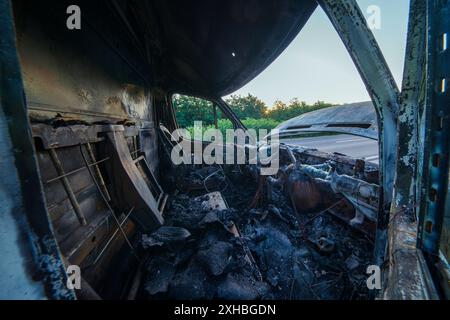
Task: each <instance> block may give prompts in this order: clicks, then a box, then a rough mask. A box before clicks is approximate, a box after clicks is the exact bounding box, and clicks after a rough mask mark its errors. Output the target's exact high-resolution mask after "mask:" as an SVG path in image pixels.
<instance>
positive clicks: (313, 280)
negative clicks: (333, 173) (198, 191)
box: [141, 180, 372, 300]
mask: <svg viewBox="0 0 450 320" xmlns="http://www.w3.org/2000/svg"><path fill="white" fill-rule="evenodd" d="M247 181H248V180H247ZM255 192H256V193H257V190H255V184H254V183H244V182H243V181H239V183H234V184H232V185H230V186H229V187H228V188H227V189H226V190H224V191H223V192H222V193H220V192H213V193H209V194H207V195H204V196H200V197H196V198H194V197H193V196H192V194H185V193H180V194H177V195H174V196H172V197H171V200H170V201H169V205H168V210H167V213H166V215H165V218H166V225H165V226H164V227H162V228H160V229H159V230H157V231H155V232H154V233H152V234H149V235H144V236H143V237H142V247H143V249H144V250H145V251H146V253H147V254H148V260H147V262H146V268H145V269H146V275H145V278H144V282H143V284H142V288H141V298H145V299H193V300H198V299H366V298H368V290H367V287H366V279H367V275H366V272H365V271H366V268H367V266H368V265H369V264H370V261H371V252H372V244H371V242H370V240H369V239H367V237H364V236H363V235H362V234H360V233H358V232H355V230H353V229H352V228H350V227H349V225H348V224H346V223H344V222H342V221H341V220H339V219H337V218H336V217H335V216H333V215H331V214H329V213H328V212H327V211H326V210H324V211H321V212H315V213H310V214H297V213H295V212H294V210H293V209H292V207H291V205H290V203H289V199H288V198H287V197H286V196H285V195H284V193H283V192H282V190H280V189H277V188H275V189H273V190H271V194H272V195H271V197H270V199H265V201H263V203H260V205H258V206H256V207H255V208H252V209H248V208H246V206H248V203H249V199H252V198H253V195H254V194H255ZM222 196H223V197H222ZM225 201H226V202H227V204H226V203H225Z"/></svg>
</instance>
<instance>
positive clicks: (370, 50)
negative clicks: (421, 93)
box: [318, 0, 399, 265]
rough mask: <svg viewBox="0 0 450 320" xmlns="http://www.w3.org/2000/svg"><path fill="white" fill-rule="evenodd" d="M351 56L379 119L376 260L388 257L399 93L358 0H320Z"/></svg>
mask: <svg viewBox="0 0 450 320" xmlns="http://www.w3.org/2000/svg"><path fill="white" fill-rule="evenodd" d="M318 2H319V4H320V5H321V7H322V8H323V9H324V11H325V13H326V14H327V15H328V17H329V18H330V20H331V22H332V24H333V26H334V27H335V29H336V31H337V32H338V34H339V36H340V37H341V39H342V41H343V43H344V45H345V47H346V48H347V51H348V52H349V54H350V56H351V58H352V60H353V62H354V64H355V66H356V68H357V69H358V71H359V74H360V75H361V78H362V80H363V82H364V84H365V85H366V89H367V91H368V93H369V95H370V97H371V100H372V102H373V104H374V107H375V110H376V112H377V115H378V131H379V139H378V141H379V142H380V143H379V145H380V151H379V154H380V167H381V170H380V187H381V188H382V192H381V195H380V205H379V212H378V223H377V241H376V243H375V260H376V263H377V264H379V265H381V264H382V262H383V261H384V258H385V257H386V253H387V252H386V250H387V226H388V224H389V207H390V203H391V200H392V191H393V186H394V178H395V171H394V170H392V168H394V167H395V164H396V160H397V158H396V152H397V139H396V136H397V135H396V133H397V116H398V109H399V106H398V104H399V90H398V88H397V85H396V83H395V80H394V78H393V76H392V73H391V71H390V70H389V67H388V65H387V63H386V60H385V59H384V57H383V54H382V52H381V50H380V48H379V46H378V44H377V41H376V40H375V37H374V36H373V34H372V32H371V31H370V30H369V28H368V26H367V23H366V19H365V18H364V15H363V14H362V12H361V10H360V8H359V6H358V4H357V2H356V1H355V0H319V1H318Z"/></svg>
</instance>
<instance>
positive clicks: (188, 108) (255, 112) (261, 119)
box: [173, 94, 331, 134]
mask: <svg viewBox="0 0 450 320" xmlns="http://www.w3.org/2000/svg"><path fill="white" fill-rule="evenodd" d="M226 102H227V103H228V105H229V106H230V108H231V109H232V110H233V111H234V112H235V113H236V115H237V116H238V117H239V118H240V119H241V121H242V123H243V124H244V125H245V127H247V129H255V130H257V131H258V130H259V129H267V130H268V131H270V130H272V129H273V128H275V127H276V126H277V125H279V124H280V123H281V122H283V121H285V120H288V119H291V118H294V117H296V116H299V115H301V114H303V113H307V112H311V111H314V110H318V109H323V108H328V107H330V106H331V104H329V103H325V102H323V101H318V102H316V103H314V104H313V105H308V104H306V103H305V102H304V101H300V100H299V99H298V98H294V99H292V100H291V101H289V103H287V104H286V103H284V102H282V101H276V102H275V103H274V105H273V107H272V108H270V109H269V108H268V107H267V106H266V104H265V103H264V102H263V101H261V100H260V99H258V98H257V97H255V96H252V95H251V94H248V95H247V96H239V95H232V96H231V97H230V98H229V99H227V100H226ZM173 106H174V109H175V113H176V117H177V121H178V126H179V127H180V128H186V129H187V130H188V131H189V132H191V134H193V130H194V121H202V124H203V128H202V131H203V132H204V131H205V130H206V129H214V128H215V127H214V108H213V104H212V103H211V102H210V101H207V100H205V99H200V98H195V97H189V96H183V95H174V97H173ZM216 111H217V113H216V115H217V119H218V121H217V126H218V129H219V130H220V131H221V132H222V133H224V134H225V132H226V130H227V129H233V125H232V123H231V121H230V120H228V119H226V117H225V116H224V115H223V114H222V112H221V111H220V109H219V108H217V109H216Z"/></svg>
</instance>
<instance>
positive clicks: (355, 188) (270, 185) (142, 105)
mask: <svg viewBox="0 0 450 320" xmlns="http://www.w3.org/2000/svg"><path fill="white" fill-rule="evenodd" d="M74 4H76V5H77V6H78V7H80V8H82V23H83V25H82V28H81V29H79V30H69V29H67V28H66V27H65V26H66V20H67V12H66V10H67V8H68V7H69V6H71V5H74ZM319 6H320V7H321V8H322V9H323V10H324V12H325V13H326V15H327V17H328V18H329V19H330V21H331V22H332V24H333V26H334V28H335V29H336V32H337V33H338V35H339V37H340V38H341V40H342V42H343V44H344V46H345V47H346V49H347V50H348V53H349V55H350V57H351V58H352V61H353V62H354V64H355V66H356V68H357V70H358V72H359V74H360V76H361V79H362V81H363V83H364V85H365V87H366V88H367V91H368V92H369V95H370V97H371V101H370V102H366V103H356V104H350V105H346V106H342V107H332V108H328V109H323V110H319V111H315V112H312V113H310V114H305V115H303V116H299V117H296V118H293V119H291V120H289V121H286V122H284V123H283V124H281V125H280V126H279V127H278V128H277V129H278V130H279V134H280V137H284V136H286V137H287V136H292V135H297V134H300V133H304V132H333V133H347V134H352V135H356V136H363V137H368V138H370V139H373V140H377V141H378V144H379V156H380V161H379V164H377V163H373V162H370V161H366V160H365V159H361V158H355V157H351V156H347V155H344V154H340V153H328V152H324V151H321V150H320V149H316V148H309V147H308V148H307V147H302V146H298V145H290V144H287V143H283V142H281V143H280V145H279V150H278V151H277V153H276V156H277V157H278V168H277V170H275V171H274V172H273V173H271V174H263V173H262V172H264V170H265V169H268V168H267V167H268V165H267V164H264V163H262V162H261V161H259V159H256V160H255V159H252V160H254V161H250V160H249V161H246V162H244V163H238V164H228V163H212V164H207V163H202V162H197V161H196V159H195V157H194V156H193V155H191V154H184V159H186V158H187V159H188V160H189V161H190V160H192V161H190V162H189V163H181V164H180V163H174V162H173V160H172V158H173V157H172V155H173V152H174V151H173V150H174V148H176V146H177V144H178V143H180V141H182V140H183V141H184V143H185V144H188V145H190V147H189V149H190V150H192V151H194V150H196V149H198V148H200V150H201V151H202V152H204V151H205V149H207V148H208V144H207V143H206V142H205V141H198V140H196V139H195V137H192V139H191V140H190V141H188V140H186V139H184V138H183V137H180V136H176V135H174V134H173V132H176V131H177V129H181V128H180V126H179V123H178V122H179V121H177V114H176V109H175V108H174V105H173V102H172V97H173V96H174V95H176V94H183V95H189V96H193V97H197V98H201V99H204V100H207V101H208V102H209V103H210V104H211V106H212V110H213V112H214V117H215V124H216V128H217V114H219V113H220V117H221V118H223V119H227V120H228V121H230V122H231V123H232V126H233V127H234V128H235V129H237V130H242V131H246V130H247V129H249V128H246V127H245V126H244V124H243V122H242V121H241V119H240V118H239V117H238V116H237V115H236V114H235V113H234V112H233V110H232V109H231V108H230V106H229V105H227V103H226V101H225V100H224V99H223V97H224V96H226V95H228V94H230V93H232V92H234V91H236V90H237V89H239V88H241V87H242V86H244V85H245V84H247V83H248V82H249V81H251V80H252V79H254V78H255V77H256V76H257V75H258V74H259V73H261V72H262V71H263V70H264V69H265V68H267V67H268V66H269V65H270V64H271V63H272V62H273V61H274V60H275V59H276V58H277V57H278V56H279V55H280V54H281V53H282V52H283V51H284V50H285V49H286V47H287V46H288V45H289V44H290V43H291V41H292V40H293V39H294V38H295V37H296V36H297V34H299V33H301V32H302V29H303V27H304V26H305V24H307V23H308V19H309V18H310V16H311V15H312V14H313V12H314V11H315V10H317V9H318V7H319ZM55 26H61V27H55ZM0 30H1V33H0V40H1V41H0V71H1V72H0V103H1V105H0V106H1V112H0V123H1V125H0V130H1V132H0V137H1V143H0V148H1V152H2V155H3V159H2V160H1V170H0V171H1V173H0V177H1V180H2V185H1V188H2V190H1V199H0V205H1V208H2V211H3V212H2V222H1V224H3V226H2V231H1V232H0V248H1V249H0V250H1V251H0V252H1V253H2V255H3V257H4V258H3V260H4V262H3V263H1V269H2V271H3V275H2V276H1V277H2V278H3V279H2V280H1V282H2V283H3V287H2V290H5V292H8V294H9V295H11V297H13V298H14V297H15V298H19V299H21V298H26V299H80V300H100V299H104V300H108V299H123V300H127V299H128V300H134V299H138V300H159V299H177V300H202V299H208V300H211V299H225V300H374V299H386V300H389V299H405V300H408V299H448V297H449V278H448V277H449V275H450V271H449V270H450V269H449V265H448V254H449V248H448V245H449V238H448V237H449V230H448V227H449V220H448V219H449V215H450V209H449V203H450V202H449V196H448V180H449V159H448V149H449V139H448V137H449V133H448V130H449V125H448V124H449V120H448V117H449V112H450V111H449V110H450V109H449V105H450V104H449V103H450V101H449V100H450V96H449V90H448V83H449V81H450V78H449V77H450V57H449V55H450V53H449V50H448V44H447V41H448V36H447V35H448V32H449V31H450V2H448V1H438V0H436V1H432V0H428V1H427V0H410V14H409V22H408V33H407V45H406V57H405V65H404V76H403V82H402V86H401V88H398V87H397V85H396V83H395V81H394V79H393V76H392V74H391V71H390V70H389V67H388V65H387V63H386V61H385V59H384V57H383V54H382V52H381V50H380V48H379V46H378V44H377V42H376V40H375V37H374V36H373V34H372V32H371V31H370V30H369V29H368V28H367V26H366V23H365V18H364V16H363V14H362V12H361V10H360V8H359V6H358V3H357V1H355V0H339V1H338V0H317V1H316V0H303V1H296V0H276V1H275V0H274V1H272V0H271V1H237V0H230V1H203V0H202V1H178V0H175V1H159V0H148V1H147V0H145V1H144V0H142V1H138V0H132V1H130V0H112V1H85V0H79V1H66V0H61V1H48V0H43V1H40V2H39V3H37V2H31V1H24V0H12V1H11V0H0ZM270 139H271V136H270V135H268V136H267V141H266V143H265V144H263V143H261V141H259V142H257V143H256V145H255V146H254V150H253V149H251V148H248V149H246V148H244V149H243V150H242V149H240V147H239V146H238V145H237V144H236V145H233V143H231V145H232V146H231V147H230V148H228V147H227V148H225V147H224V149H223V153H224V157H228V156H230V157H231V158H235V157H237V156H238V155H239V154H241V155H247V154H250V153H251V152H252V151H254V152H255V153H256V152H257V151H255V150H256V149H258V150H260V149H262V148H267V149H268V150H269V151H268V152H273V153H274V152H275V151H274V150H273V149H271V146H272V144H271V143H270V142H271V140H270ZM217 152H218V151H217V149H216V150H215V153H217ZM272 155H273V154H272ZM71 266H78V267H79V269H80V271H81V275H82V277H81V289H80V290H76V289H70V288H68V287H67V286H66V283H67V278H68V272H67V270H68V269H70V268H71ZM370 266H379V268H380V269H381V271H382V278H381V287H377V288H376V289H375V290H373V288H370V287H368V285H367V283H368V282H367V278H368V276H369V275H370V274H369V275H368V271H367V270H368V268H369V267H370ZM369 269H370V268H369Z"/></svg>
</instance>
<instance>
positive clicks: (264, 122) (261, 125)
mask: <svg viewBox="0 0 450 320" xmlns="http://www.w3.org/2000/svg"><path fill="white" fill-rule="evenodd" d="M242 123H243V124H244V126H245V127H246V128H247V129H255V130H256V133H258V132H259V129H266V130H267V132H269V131H270V130H272V129H274V128H275V127H276V126H278V125H279V124H280V123H279V122H278V121H275V120H273V119H264V118H263V119H253V118H247V119H244V120H242ZM201 129H202V134H203V133H204V132H205V130H207V129H215V127H214V125H207V126H203V127H202V128H201ZM217 129H218V130H220V131H221V132H222V134H223V135H224V137H225V135H226V131H227V129H233V124H232V122H231V121H230V120H228V119H220V120H219V121H217ZM186 130H188V131H189V133H190V135H191V137H193V136H194V126H189V127H187V128H186Z"/></svg>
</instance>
